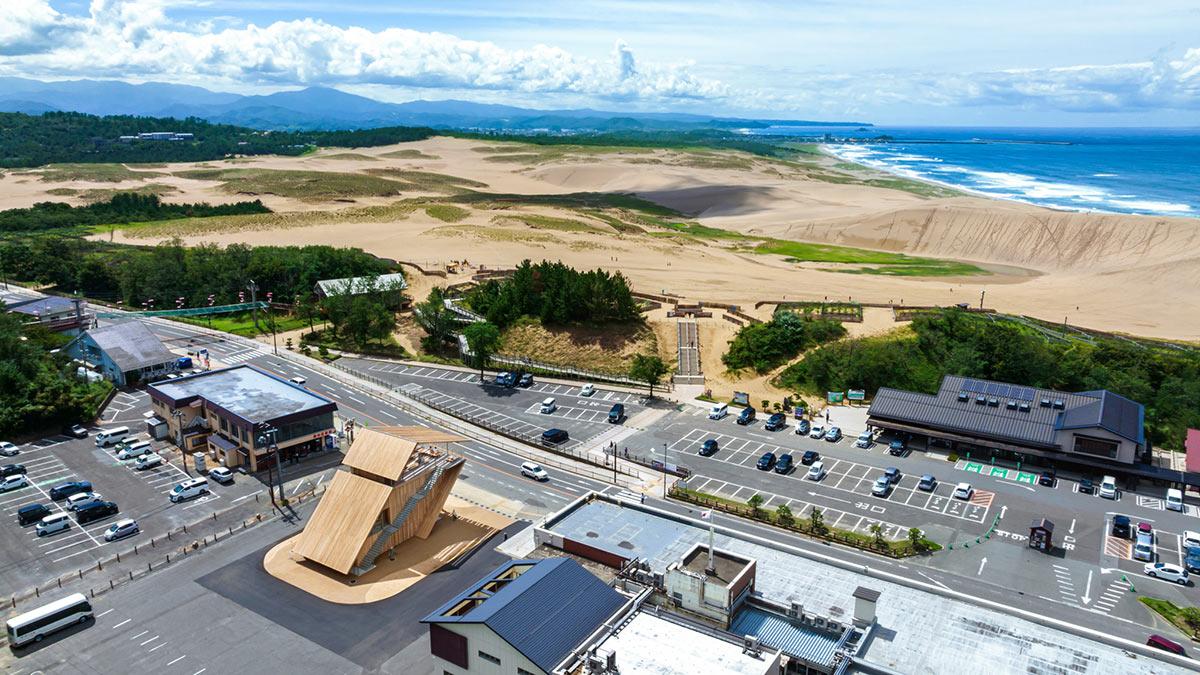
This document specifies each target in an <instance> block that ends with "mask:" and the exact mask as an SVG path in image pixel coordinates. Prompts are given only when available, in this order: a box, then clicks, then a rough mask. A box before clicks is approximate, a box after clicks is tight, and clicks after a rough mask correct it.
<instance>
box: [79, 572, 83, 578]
mask: <svg viewBox="0 0 1200 675" xmlns="http://www.w3.org/2000/svg"><path fill="white" fill-rule="evenodd" d="M79 578H80V579H82V578H83V570H79Z"/></svg>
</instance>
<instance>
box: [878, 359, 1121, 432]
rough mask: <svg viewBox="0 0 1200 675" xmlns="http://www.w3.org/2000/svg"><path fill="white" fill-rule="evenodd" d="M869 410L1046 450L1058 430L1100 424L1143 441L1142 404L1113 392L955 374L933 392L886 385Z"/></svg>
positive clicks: (904, 419) (922, 423)
mask: <svg viewBox="0 0 1200 675" xmlns="http://www.w3.org/2000/svg"><path fill="white" fill-rule="evenodd" d="M964 397H965V400H964ZM980 399H982V401H983V402H982V403H980V402H979V400H980ZM993 402H994V404H993ZM1043 403H1045V404H1046V405H1043ZM867 414H868V416H869V417H873V418H881V419H889V420H895V421H901V422H911V423H914V424H919V425H922V426H928V427H935V428H939V429H945V430H947V431H956V432H961V433H965V434H969V435H975V436H982V437H986V438H992V439H996V440H1001V441H1008V442H1014V443H1018V444H1026V445H1035V446H1043V447H1047V448H1053V447H1054V446H1055V438H1056V435H1057V432H1058V431H1059V430H1060V429H1083V428H1095V427H1099V428H1103V429H1105V430H1107V431H1110V432H1112V433H1114V434H1116V435H1118V436H1121V437H1122V438H1127V439H1129V440H1131V441H1133V442H1135V443H1139V444H1141V443H1144V442H1145V432H1144V430H1143V426H1142V423H1143V419H1144V414H1145V413H1144V408H1143V407H1142V406H1141V404H1139V403H1135V402H1133V401H1131V400H1129V399H1127V398H1125V397H1123V396H1118V395H1117V394H1114V393H1112V392H1109V391H1103V390H1101V391H1085V392H1079V393H1071V392H1062V391H1054V390H1052V389H1037V388H1033V387H1022V386H1018V385H1010V384H1005V383H1003V382H992V381H989V380H979V379H972V378H965V377H960V376H957V375H947V376H945V377H944V378H942V384H941V387H939V389H938V393H937V394H932V395H930V394H922V393H919V392H912V391H903V390H900V389H890V388H887V387H882V388H880V389H879V391H878V392H877V393H876V394H875V398H874V400H873V401H872V402H871V407H870V409H869V410H868V413H867Z"/></svg>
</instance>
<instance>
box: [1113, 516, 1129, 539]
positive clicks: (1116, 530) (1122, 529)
mask: <svg viewBox="0 0 1200 675" xmlns="http://www.w3.org/2000/svg"><path fill="white" fill-rule="evenodd" d="M1132 534H1133V527H1132V526H1131V524H1130V522H1129V516H1113V521H1112V536H1114V537H1120V538H1122V539H1128V538H1129V537H1130V536H1131V535H1132Z"/></svg>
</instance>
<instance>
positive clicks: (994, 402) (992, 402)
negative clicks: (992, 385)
mask: <svg viewBox="0 0 1200 675" xmlns="http://www.w3.org/2000/svg"><path fill="white" fill-rule="evenodd" d="M988 405H989V406H991V407H993V408H996V407H998V406H999V405H1000V399H998V398H989V399H988Z"/></svg>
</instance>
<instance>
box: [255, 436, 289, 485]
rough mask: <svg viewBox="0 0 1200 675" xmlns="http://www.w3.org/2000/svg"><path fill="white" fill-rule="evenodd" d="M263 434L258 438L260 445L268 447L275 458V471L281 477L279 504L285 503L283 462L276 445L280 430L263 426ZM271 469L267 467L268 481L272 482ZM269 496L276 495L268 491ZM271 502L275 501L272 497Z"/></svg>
mask: <svg viewBox="0 0 1200 675" xmlns="http://www.w3.org/2000/svg"><path fill="white" fill-rule="evenodd" d="M259 430H260V431H261V433H260V434H259V436H258V445H259V446H266V447H267V448H269V449H270V450H271V455H272V456H273V457H274V460H275V461H274V464H275V470H276V472H277V473H278V475H279V502H280V503H283V501H284V497H283V462H282V461H281V460H280V458H279V446H278V445H277V444H276V439H277V437H278V435H279V430H278V429H276V428H275V427H273V426H271V425H270V424H263V425H261V426H260V427H259ZM270 477H271V467H270V466H268V467H267V480H268V481H270ZM267 492H268V493H269V494H271V495H274V492H272V491H270V490H268V491H267ZM271 501H275V499H274V496H272V498H271Z"/></svg>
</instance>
